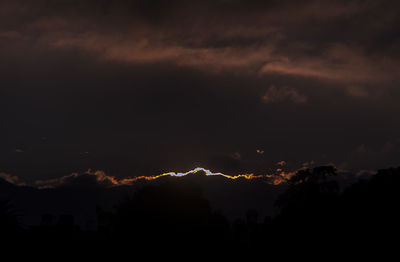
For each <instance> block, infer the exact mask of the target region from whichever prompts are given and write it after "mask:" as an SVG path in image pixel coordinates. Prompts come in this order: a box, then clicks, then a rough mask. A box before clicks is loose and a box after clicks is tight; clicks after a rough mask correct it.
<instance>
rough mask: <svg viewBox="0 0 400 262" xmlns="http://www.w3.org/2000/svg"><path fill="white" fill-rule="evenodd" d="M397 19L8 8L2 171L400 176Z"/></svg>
mask: <svg viewBox="0 0 400 262" xmlns="http://www.w3.org/2000/svg"><path fill="white" fill-rule="evenodd" d="M399 8H400V4H399V3H398V1H390V0H382V1H354V0H348V1H322V0H321V1H317V0H316V1H257V0H247V1H244V0H213V1H209V0H202V1H200V0H193V1H184V0H171V1H161V0H131V1H127V0H126V1H124V0H96V1H95V0H80V1H78V0H52V1H50V0H37V1H27V0H26V1H25V0H0V61H1V62H0V123H1V124H0V173H3V174H7V175H8V176H9V177H11V176H16V177H18V178H20V179H21V180H23V181H27V182H32V181H37V180H45V179H54V178H57V177H64V176H68V174H71V173H74V172H85V171H86V170H88V169H93V170H102V171H103V172H105V173H107V174H109V175H112V176H115V177H117V178H119V179H123V178H125V177H132V176H142V175H145V176H147V175H155V174H161V173H165V172H186V171H188V170H191V169H193V168H195V167H199V166H201V167H204V168H207V169H210V170H212V171H214V172H224V173H229V174H240V173H254V174H264V173H269V172H271V170H275V169H277V168H285V169H287V170H290V169H296V168H299V167H301V166H308V165H310V164H313V165H323V164H334V165H335V166H336V167H337V168H338V169H340V170H346V171H352V172H359V171H360V170H376V169H379V168H386V167H390V166H397V165H399V155H400V135H399V134H400V121H399V118H398V115H399V113H400V103H399V102H398V98H399V97H400V89H399V88H398V84H399V80H400V79H399V78H400V29H399V27H398V25H399V24H400V21H399V20H400V16H399V15H398V14H399Z"/></svg>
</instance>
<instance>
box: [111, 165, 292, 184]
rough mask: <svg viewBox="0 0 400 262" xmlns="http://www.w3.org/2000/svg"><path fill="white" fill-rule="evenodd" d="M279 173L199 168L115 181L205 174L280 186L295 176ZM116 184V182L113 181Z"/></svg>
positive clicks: (123, 182) (121, 182) (130, 181)
mask: <svg viewBox="0 0 400 262" xmlns="http://www.w3.org/2000/svg"><path fill="white" fill-rule="evenodd" d="M279 171H280V172H279V173H275V174H267V175H254V174H252V173H250V174H239V175H227V174H223V173H219V172H218V173H213V172H211V171H210V170H208V169H205V168H202V167H197V168H195V169H193V170H190V171H188V172H186V173H175V172H168V173H163V174H159V175H155V176H138V177H133V178H126V179H122V180H120V181H115V182H116V183H115V184H116V185H121V184H122V185H127V184H131V183H133V182H135V181H138V180H147V181H150V180H156V179H158V178H161V177H168V176H169V177H185V176H187V175H192V174H196V173H199V172H201V173H203V175H205V176H222V177H225V178H228V179H239V178H243V179H247V180H250V179H262V178H264V179H267V180H268V181H267V182H268V183H269V184H273V185H279V184H281V183H284V182H286V181H287V180H288V179H290V178H291V177H292V175H293V174H294V173H293V172H284V171H281V170H279ZM113 182H114V181H113Z"/></svg>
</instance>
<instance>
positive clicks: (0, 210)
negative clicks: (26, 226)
mask: <svg viewBox="0 0 400 262" xmlns="http://www.w3.org/2000/svg"><path fill="white" fill-rule="evenodd" d="M18 227H19V223H18V217H17V215H16V214H15V213H14V211H13V207H12V206H11V204H10V201H7V200H0V232H3V233H5V234H7V233H12V232H15V231H16V230H17V229H18Z"/></svg>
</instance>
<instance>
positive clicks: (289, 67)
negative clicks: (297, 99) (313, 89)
mask: <svg viewBox="0 0 400 262" xmlns="http://www.w3.org/2000/svg"><path fill="white" fill-rule="evenodd" d="M399 65H400V63H399V61H398V60H397V59H391V58H388V57H384V56H382V57H381V56H376V55H368V54H367V52H366V51H365V50H363V48H361V47H356V46H349V45H346V44H332V45H330V46H328V47H326V48H325V49H324V50H323V51H322V53H318V55H315V56H309V55H306V54H302V53H299V54H298V57H296V58H295V59H294V58H289V57H283V58H278V59H277V61H272V62H268V63H267V64H265V65H264V66H263V67H262V68H261V69H260V74H280V75H289V76H297V77H304V78H312V79H320V80H326V81H335V82H339V83H340V82H341V83H370V82H388V81H392V80H393V79H397V78H398V75H399V69H398V68H399V67H398V66H399ZM353 94H358V95H360V94H361V90H360V88H358V90H357V89H356V88H355V87H353ZM362 94H364V93H362Z"/></svg>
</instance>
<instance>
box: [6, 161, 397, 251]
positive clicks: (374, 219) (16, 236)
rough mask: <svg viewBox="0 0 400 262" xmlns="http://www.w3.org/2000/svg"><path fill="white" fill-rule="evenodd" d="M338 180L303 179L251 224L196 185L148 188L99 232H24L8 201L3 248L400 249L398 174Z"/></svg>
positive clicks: (325, 170) (58, 228)
mask: <svg viewBox="0 0 400 262" xmlns="http://www.w3.org/2000/svg"><path fill="white" fill-rule="evenodd" d="M335 175H336V170H335V169H334V168H333V167H329V166H323V167H317V168H314V169H312V170H302V171H299V172H298V173H297V174H296V175H295V176H294V177H292V178H291V179H290V181H288V188H287V190H286V191H285V192H284V193H283V194H281V195H280V196H279V197H278V199H277V201H276V203H275V204H276V206H277V207H278V208H279V210H280V211H279V214H278V215H277V216H274V217H269V216H267V217H264V218H260V217H259V216H258V212H257V210H254V209H249V210H248V211H247V213H246V216H245V217H246V219H243V220H242V219H238V220H235V221H233V222H230V221H228V219H227V218H226V217H225V216H224V214H222V213H220V212H217V211H214V210H212V209H211V208H210V205H209V202H208V201H207V200H206V199H205V198H204V197H203V195H202V192H201V190H200V189H199V188H198V187H196V184H195V183H192V182H190V181H187V182H182V181H181V182H180V183H165V184H162V185H156V186H146V187H143V188H141V189H140V190H138V191H137V192H136V193H135V194H134V195H132V196H131V197H127V198H125V199H123V200H122V201H121V202H120V203H119V205H118V206H117V207H116V209H115V211H113V212H105V211H103V210H101V209H98V210H97V220H98V223H97V229H96V230H92V231H81V230H79V228H76V227H75V226H74V223H73V218H72V217H70V216H62V217H60V219H59V221H58V222H57V223H53V221H52V219H51V216H50V215H48V216H46V215H45V216H43V217H42V222H41V224H40V226H38V227H28V228H26V227H25V228H24V227H22V226H21V225H19V223H18V217H17V216H15V215H14V214H13V208H12V206H10V204H9V202H7V201H5V200H4V201H1V202H0V232H1V238H2V241H3V242H4V243H5V245H3V246H2V247H3V248H4V250H6V247H8V246H10V247H17V248H18V249H21V250H24V249H23V248H22V247H34V249H35V250H36V252H39V253H40V252H44V253H48V252H49V251H51V250H58V251H60V252H63V254H65V255H68V254H71V252H74V251H77V250H80V251H87V252H88V253H91V254H92V255H99V256H101V255H102V254H103V253H104V254H105V253H114V252H116V253H121V252H132V254H134V253H136V252H139V253H140V252H144V250H147V251H146V252H148V251H149V250H151V252H155V253H154V254H156V253H157V252H158V250H162V249H165V248H167V249H168V250H170V251H171V252H179V250H197V252H199V255H200V254H201V253H203V252H205V251H209V250H219V251H221V250H225V251H226V252H229V253H233V252H236V251H245V250H246V252H248V251H261V252H267V253H269V252H273V253H274V252H278V250H283V249H284V250H295V249H296V248H301V249H302V250H303V251H304V250H313V249H316V248H324V249H327V250H330V252H334V253H335V252H337V251H339V250H346V249H349V250H352V249H353V250H354V249H355V248H356V246H362V247H363V250H364V251H363V252H366V251H368V249H369V248H371V247H374V248H376V247H377V245H381V246H383V247H385V248H386V249H388V251H390V250H392V248H393V247H392V246H397V240H396V239H397V237H398V223H399V220H398V219H399V215H398V213H399V212H398V211H399V202H398V199H400V198H399V192H400V191H399V188H398V187H399V178H400V168H391V169H385V170H380V171H378V173H377V174H376V175H373V176H372V177H371V178H369V179H366V180H359V181H358V182H356V183H353V184H351V185H350V186H348V187H346V188H345V189H344V190H340V188H339V186H338V184H337V181H336V180H335ZM293 248H294V249H293ZM46 250H47V251H46ZM201 250H202V251H201ZM93 252H94V253H93ZM147 254H149V253H147ZM154 254H153V255H154Z"/></svg>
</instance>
